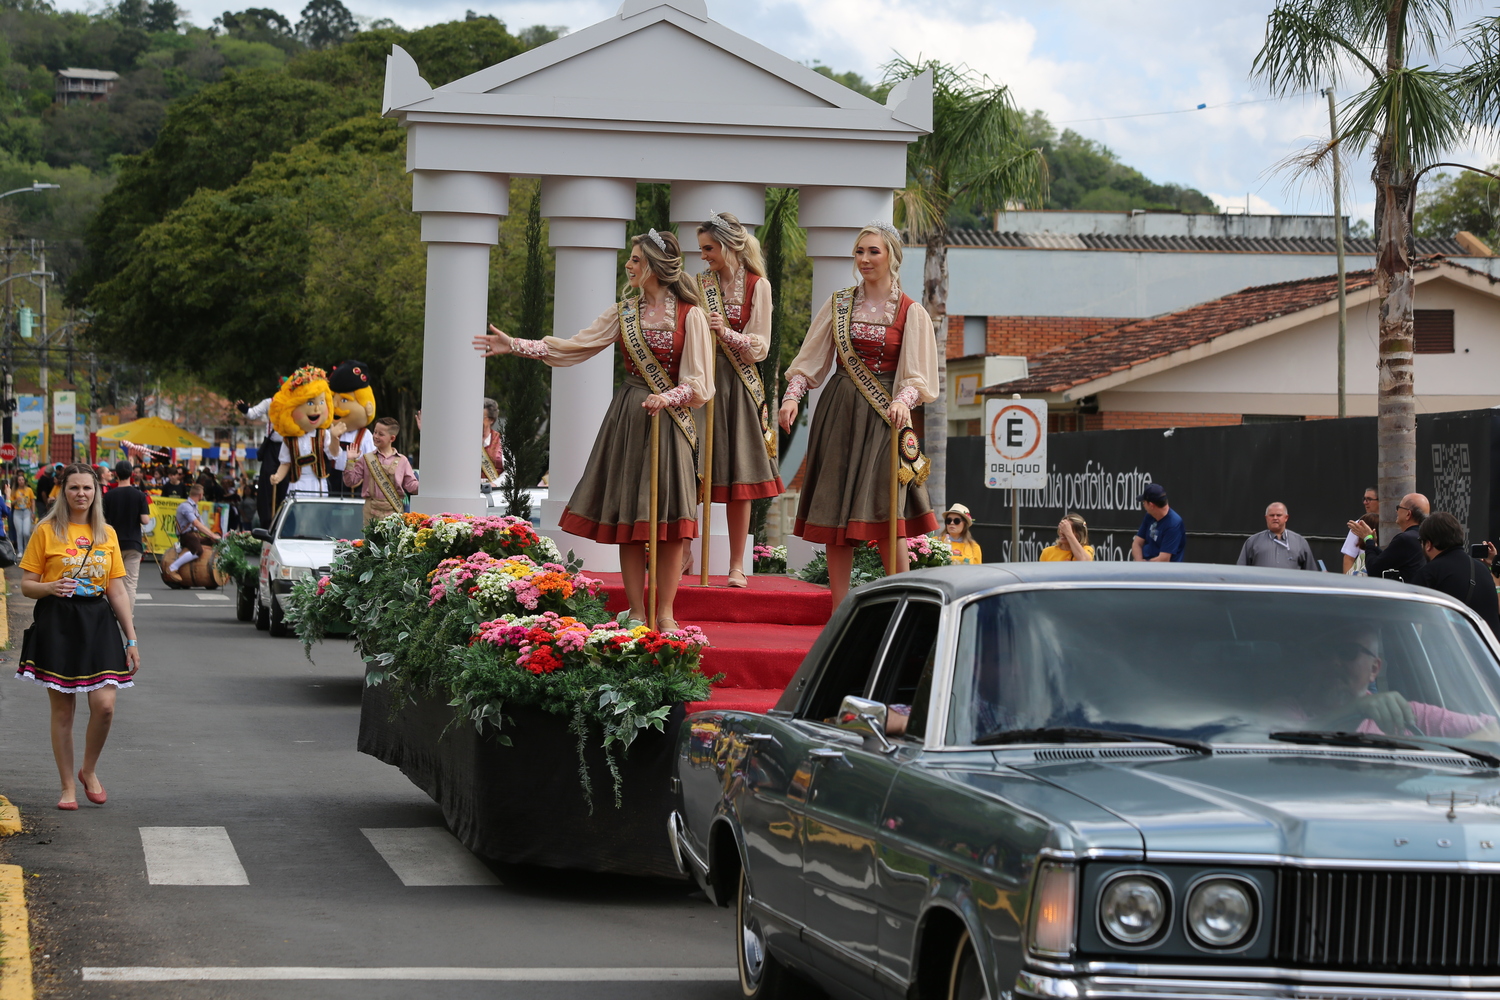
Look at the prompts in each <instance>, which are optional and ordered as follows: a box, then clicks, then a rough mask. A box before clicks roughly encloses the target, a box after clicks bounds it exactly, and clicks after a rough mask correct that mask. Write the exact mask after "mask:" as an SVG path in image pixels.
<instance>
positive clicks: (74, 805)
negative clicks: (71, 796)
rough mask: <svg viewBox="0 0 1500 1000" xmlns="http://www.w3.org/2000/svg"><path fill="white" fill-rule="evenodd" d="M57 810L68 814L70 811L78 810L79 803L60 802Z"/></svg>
mask: <svg viewBox="0 0 1500 1000" xmlns="http://www.w3.org/2000/svg"><path fill="white" fill-rule="evenodd" d="M57 808H59V809H61V810H63V811H64V812H68V811H71V810H73V809H77V808H78V803H77V802H63V801H62V800H58V803H57Z"/></svg>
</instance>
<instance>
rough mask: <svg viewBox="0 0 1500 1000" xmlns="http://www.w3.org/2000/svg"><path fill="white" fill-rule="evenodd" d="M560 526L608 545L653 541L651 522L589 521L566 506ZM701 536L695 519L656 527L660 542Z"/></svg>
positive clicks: (569, 532)
mask: <svg viewBox="0 0 1500 1000" xmlns="http://www.w3.org/2000/svg"><path fill="white" fill-rule="evenodd" d="M557 526H558V527H559V528H561V529H562V530H563V531H566V532H567V533H568V534H570V535H580V536H582V537H584V538H592V539H593V540H594V541H596V542H603V543H604V544H606V545H626V544H629V543H631V542H649V541H650V540H651V524H650V522H649V521H637V522H635V524H633V525H632V524H599V523H597V522H595V521H590V520H589V519H588V518H586V517H580V516H579V515H577V514H575V513H573V512H572V511H571V510H567V509H564V510H563V516H562V517H561V518H560V519H559V520H558V523H557ZM697 537H698V522H697V521H696V520H689V519H686V518H685V519H683V520H681V521H664V522H662V523H660V524H659V525H658V526H657V541H661V542H680V541H683V540H684V539H688V538H697Z"/></svg>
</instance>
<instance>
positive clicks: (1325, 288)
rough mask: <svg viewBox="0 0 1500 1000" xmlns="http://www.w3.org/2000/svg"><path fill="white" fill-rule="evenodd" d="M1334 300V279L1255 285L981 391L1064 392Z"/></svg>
mask: <svg viewBox="0 0 1500 1000" xmlns="http://www.w3.org/2000/svg"><path fill="white" fill-rule="evenodd" d="M1438 266H1447V267H1456V266H1457V265H1453V264H1446V265H1438V264H1435V263H1430V262H1424V263H1418V264H1416V265H1415V266H1414V267H1413V270H1415V271H1428V270H1432V269H1433V268H1435V267H1438ZM1464 270H1469V269H1468V268H1464ZM1346 280H1347V283H1348V290H1349V291H1350V292H1356V291H1359V290H1360V289H1363V288H1368V287H1370V285H1372V284H1373V283H1374V281H1375V272H1374V271H1373V270H1369V271H1350V272H1349V273H1348V275H1347V276H1346ZM1337 297H1338V279H1337V278H1336V277H1334V276H1333V275H1327V276H1324V277H1320V278H1304V279H1302V280H1300V281H1283V282H1281V283H1280V284H1275V285H1257V286H1255V287H1253V288H1246V289H1243V290H1241V291H1238V292H1235V293H1234V294H1233V295H1226V296H1224V297H1223V298H1221V299H1214V300H1213V301H1212V302H1205V303H1203V304H1202V305H1197V306H1193V307H1192V308H1191V309H1184V310H1182V311H1181V312H1175V313H1168V314H1167V315H1165V316H1155V317H1152V318H1151V319H1142V320H1133V321H1131V322H1129V323H1125V324H1123V325H1121V326H1117V327H1115V328H1114V329H1112V330H1106V331H1104V332H1103V333H1099V334H1095V335H1094V336H1092V337H1086V338H1084V339H1082V340H1076V341H1074V342H1072V343H1071V344H1066V345H1064V346H1062V347H1059V348H1056V349H1054V350H1051V351H1047V352H1046V353H1044V354H1039V355H1037V356H1035V357H1033V358H1032V359H1031V362H1030V371H1031V374H1030V375H1029V376H1028V377H1027V378H1024V379H1020V380H1018V381H1015V382H1003V383H1000V384H998V385H992V386H986V387H985V388H984V389H982V390H981V392H1021V393H1026V392H1030V393H1045V392H1066V391H1067V390H1069V389H1071V388H1073V387H1074V386H1078V385H1083V384H1084V383H1085V382H1092V381H1094V380H1096V379H1101V378H1104V377H1105V376H1106V375H1112V374H1114V373H1115V372H1120V371H1126V370H1127V369H1130V368H1134V367H1135V366H1136V365H1141V364H1145V363H1146V362H1148V361H1154V360H1155V359H1157V358H1160V357H1165V356H1166V355H1168V354H1174V353H1176V352H1178V351H1184V350H1187V349H1188V348H1190V347H1195V346H1197V345H1199V344H1206V343H1208V342H1209V341H1211V340H1213V339H1215V338H1216V337H1222V336H1223V335H1224V334H1226V333H1232V332H1234V331H1235V330H1243V329H1245V328H1246V327H1251V326H1256V325H1258V324H1260V323H1265V322H1268V321H1269V320H1273V319H1275V318H1277V317H1278V316H1285V315H1288V314H1290V313H1295V312H1301V311H1302V310H1304V309H1311V308H1313V307H1314V306H1319V305H1322V304H1323V303H1325V302H1331V301H1333V300H1334V299H1335V298H1337Z"/></svg>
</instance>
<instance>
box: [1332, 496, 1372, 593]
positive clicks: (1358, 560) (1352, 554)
mask: <svg viewBox="0 0 1500 1000" xmlns="http://www.w3.org/2000/svg"><path fill="white" fill-rule="evenodd" d="M1360 520H1361V521H1363V522H1365V523H1366V524H1368V525H1369V526H1370V527H1372V528H1378V527H1380V494H1379V493H1378V492H1377V491H1376V490H1375V487H1373V486H1366V487H1365V514H1364V516H1363V517H1362V518H1360ZM1339 551H1340V552H1342V553H1343V554H1344V573H1345V574H1347V575H1351V576H1364V575H1365V550H1364V547H1363V540H1362V539H1360V538H1359V537H1358V536H1356V535H1355V534H1354V532H1352V531H1351V532H1349V537H1348V538H1345V539H1344V547H1343V548H1341V549H1340V550H1339Z"/></svg>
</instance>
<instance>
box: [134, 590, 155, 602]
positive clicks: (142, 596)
mask: <svg viewBox="0 0 1500 1000" xmlns="http://www.w3.org/2000/svg"><path fill="white" fill-rule="evenodd" d="M135 599H136V600H137V601H154V600H156V598H155V597H152V596H151V595H150V594H142V593H139V592H137V593H136V595H135Z"/></svg>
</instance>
